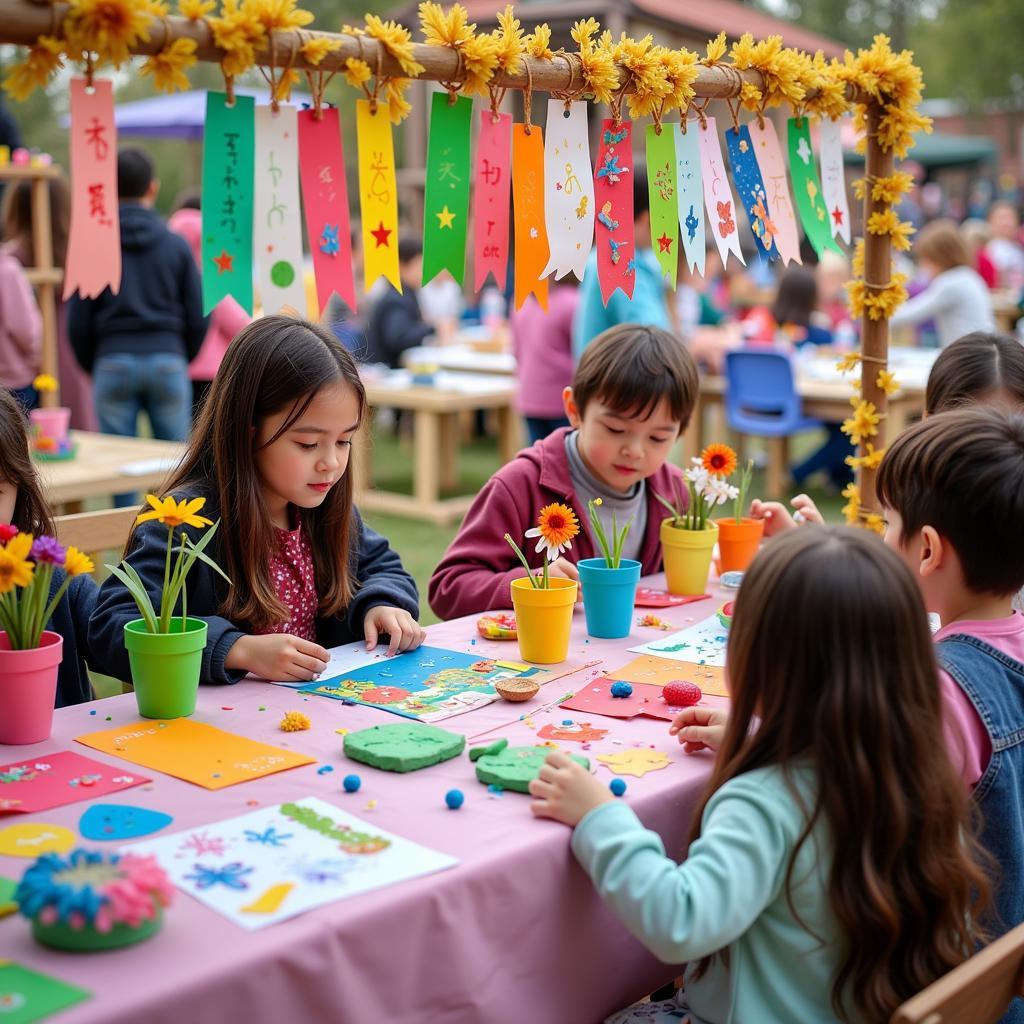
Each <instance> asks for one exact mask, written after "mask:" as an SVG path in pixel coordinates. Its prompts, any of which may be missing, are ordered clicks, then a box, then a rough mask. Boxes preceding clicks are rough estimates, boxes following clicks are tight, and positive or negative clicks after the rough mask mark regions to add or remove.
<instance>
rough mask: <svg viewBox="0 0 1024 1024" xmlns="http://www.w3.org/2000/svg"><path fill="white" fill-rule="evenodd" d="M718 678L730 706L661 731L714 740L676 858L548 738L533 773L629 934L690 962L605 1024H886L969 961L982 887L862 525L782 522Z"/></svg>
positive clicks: (946, 767) (892, 565)
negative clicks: (725, 677) (679, 1023)
mask: <svg viewBox="0 0 1024 1024" xmlns="http://www.w3.org/2000/svg"><path fill="white" fill-rule="evenodd" d="M728 673H729V687H730V691H731V693H732V698H733V703H732V710H731V713H730V714H728V715H727V714H726V713H725V712H722V711H718V710H711V709H709V708H706V707H700V706H697V707H694V708H689V709H687V710H686V711H684V712H683V713H681V714H680V715H679V716H678V717H677V718H676V719H675V721H674V722H673V723H672V726H671V729H670V730H669V731H670V733H672V734H673V735H676V736H677V737H678V739H679V741H680V742H681V743H682V744H683V747H684V750H686V751H687V752H690V753H693V752H696V751H699V750H702V749H705V748H708V749H711V750H715V751H717V759H716V761H715V768H714V772H713V774H712V779H711V782H710V784H709V787H708V790H707V793H706V794H705V796H704V798H703V800H702V802H701V805H700V807H699V809H698V811H697V814H696V817H695V821H694V825H693V829H692V833H691V845H690V848H689V851H688V853H687V854H686V858H685V859H684V860H683V862H682V863H681V864H678V863H676V861H675V860H674V859H673V858H670V857H668V856H666V853H665V849H664V847H663V845H662V841H661V839H660V838H659V836H658V835H657V834H655V833H653V832H650V831H648V830H647V829H645V828H644V827H643V825H642V824H641V823H640V821H639V819H638V818H637V816H636V815H635V814H634V813H633V811H632V810H631V809H630V807H629V806H628V805H627V804H625V803H624V802H622V801H620V800H616V799H615V798H614V797H612V795H611V794H610V792H609V791H608V788H607V786H606V785H605V784H604V782H602V781H600V780H598V779H596V778H594V777H593V776H591V775H590V774H588V773H587V772H586V771H585V770H584V769H583V768H581V767H580V766H579V765H577V764H576V762H574V761H571V760H570V759H569V758H568V757H566V756H565V755H564V754H562V753H561V752H555V753H552V754H551V755H550V756H549V758H548V760H547V764H546V765H545V766H544V768H543V769H542V770H541V773H540V776H539V778H538V779H537V780H535V781H534V783H533V784H532V785H531V790H530V791H531V793H532V794H533V796H534V797H535V801H534V803H533V811H534V813H535V814H537V815H540V816H543V817H550V818H555V819H557V820H559V821H562V822H564V823H565V824H567V825H570V826H573V827H574V828H575V831H574V833H573V837H572V849H573V852H574V853H575V855H576V858H577V860H578V861H579V862H580V864H581V865H582V866H583V869H584V870H585V871H586V872H587V873H588V874H589V875H590V877H591V879H592V880H593V882H594V885H595V886H596V887H597V889H598V892H600V894H601V896H602V898H603V899H604V900H605V901H606V902H607V903H608V904H609V905H610V906H611V907H612V909H613V910H614V911H615V912H616V913H617V914H618V915H619V917H620V918H621V919H622V921H623V923H624V924H625V925H626V927H627V928H628V929H629V930H630V931H631V932H632V933H633V934H634V935H635V936H636V937H637V938H639V939H640V940H641V941H642V942H643V943H644V944H645V945H646V946H647V947H648V948H649V949H650V950H651V951H652V952H653V953H654V954H655V955H656V956H657V957H658V958H659V959H661V960H663V961H664V962H665V963H667V964H672V965H681V964H685V965H686V968H685V986H684V988H683V989H682V990H681V991H680V992H679V993H678V994H677V996H676V998H675V999H673V1000H671V1001H670V1002H669V1003H666V1004H664V1005H660V1006H652V1005H651V1004H644V1006H643V1009H642V1010H640V1008H639V1007H638V1008H635V1009H631V1010H627V1011H624V1012H623V1013H621V1014H617V1015H615V1016H614V1017H613V1018H610V1020H612V1021H614V1022H615V1024H620V1022H625V1021H629V1020H637V1021H639V1020H644V1021H647V1022H650V1021H654V1020H671V1019H682V1018H685V1017H686V1016H687V1015H688V1016H689V1020H690V1021H691V1022H692V1024H725V1022H736V1024H747V1022H754V1024H790V1022H793V1021H800V1022H801V1024H815V1022H824V1021H836V1020H839V1021H856V1022H867V1021H880V1020H888V1019H889V1017H890V1015H891V1014H892V1012H893V1011H894V1010H895V1008H896V1007H897V1006H898V1005H899V1004H900V1003H901V1002H902V1001H903V1000H905V999H906V998H908V997H909V996H911V995H913V994H914V993H916V992H918V991H920V990H921V989H922V988H924V987H925V986H926V985H928V984H929V983H930V982H932V981H934V980H935V979H936V978H938V977H939V976H940V975H942V974H944V973H945V972H946V971H948V970H950V969H951V968H952V967H954V966H955V965H956V964H957V963H959V962H960V961H961V960H963V959H965V958H966V957H967V956H968V955H970V953H971V952H972V951H973V949H974V946H975V943H976V941H977V939H978V937H979V931H978V929H976V928H975V924H974V922H975V920H976V919H977V917H978V915H979V913H980V911H981V910H982V909H983V904H984V902H985V900H987V898H988V884H987V882H986V878H985V874H984V872H983V871H982V868H981V866H980V864H979V859H980V858H981V857H982V856H983V855H982V854H981V853H980V852H979V848H978V846H977V844H976V842H975V840H974V838H973V836H972V834H971V830H970V825H969V815H968V812H967V798H966V793H965V791H964V787H963V784H962V783H961V781H960V779H959V778H958V776H957V774H956V773H955V771H954V769H953V767H952V765H951V764H950V761H949V758H948V754H947V749H946V744H945V743H944V742H943V731H942V703H941V698H940V693H939V683H938V672H937V669H936V663H935V654H934V650H933V647H932V643H931V637H930V633H929V630H928V622H927V618H926V616H925V612H924V608H923V606H922V604H921V600H920V597H919V595H918V592H917V588H916V585H915V583H914V580H913V578H912V576H911V574H910V573H909V572H908V571H907V570H906V568H905V567H904V566H903V564H902V563H901V562H900V560H899V558H898V557H897V556H896V555H895V554H894V553H893V552H891V551H889V550H887V549H886V548H885V547H884V546H883V545H882V544H881V543H880V541H879V540H878V538H877V537H874V536H872V535H870V534H867V533H865V532H863V531H858V530H851V529H846V528H827V527H826V528H822V529H819V530H793V531H790V532H789V533H788V534H786V535H785V536H782V537H780V538H779V539H777V540H775V541H773V542H772V544H770V545H769V546H768V547H766V548H765V550H764V551H763V552H762V553H761V554H760V555H758V557H757V559H756V560H755V562H754V563H753V565H752V566H751V568H750V570H749V571H748V573H747V577H746V579H745V580H744V583H743V588H742V590H741V591H740V594H739V597H738V600H737V603H736V610H735V615H734V619H733V625H732V629H731V631H730V636H729V649H728ZM638 994H639V993H638ZM609 1009H611V1007H610V1008H609ZM658 1013H660V1014H661V1016H655V1014H658Z"/></svg>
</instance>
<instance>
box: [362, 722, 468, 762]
mask: <svg viewBox="0 0 1024 1024" xmlns="http://www.w3.org/2000/svg"><path fill="white" fill-rule="evenodd" d="M465 745H466V737H465V736H460V735H459V734H458V733H454V732H449V731H448V730H447V729H439V728H438V727H437V726H436V725H427V724H426V723H425V722H409V723H408V724H407V725H374V726H371V727H370V728H369V729H360V730H359V731H358V732H350V733H349V734H348V735H347V736H346V737H345V754H346V756H347V757H350V758H352V760H353V761H359V762H361V763H362V764H368V765H370V766H371V767H372V768H381V769H383V770H384V771H386V772H414V771H416V770H417V769H419V768H427V767H429V766H430V765H432V764H440V763H441V762H442V761H447V760H449V759H450V758H453V757H458V756H459V754H461V753H462V750H463V748H464V747H465Z"/></svg>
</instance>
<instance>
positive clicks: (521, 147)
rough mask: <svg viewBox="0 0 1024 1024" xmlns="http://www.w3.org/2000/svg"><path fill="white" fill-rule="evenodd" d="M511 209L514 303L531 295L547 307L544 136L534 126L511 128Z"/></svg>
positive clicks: (519, 302)
mask: <svg viewBox="0 0 1024 1024" xmlns="http://www.w3.org/2000/svg"><path fill="white" fill-rule="evenodd" d="M512 206H513V214H514V216H515V228H516V252H515V264H516V265H515V285H516V287H515V292H516V295H515V300H516V309H521V308H522V305H523V303H524V302H525V301H526V297H527V295H529V294H530V293H531V292H533V294H534V295H536V296H537V301H538V302H539V303H540V305H541V308H542V309H544V310H546V309H547V308H548V280H547V278H546V277H541V273H542V272H543V270H544V267H545V266H546V265H547V262H548V255H549V250H548V233H547V228H546V227H545V226H544V135H543V133H542V132H541V130H540V129H539V128H538V127H537V126H536V125H532V126H531V127H530V131H529V133H527V131H526V125H523V124H517V125H515V126H514V127H513V129H512Z"/></svg>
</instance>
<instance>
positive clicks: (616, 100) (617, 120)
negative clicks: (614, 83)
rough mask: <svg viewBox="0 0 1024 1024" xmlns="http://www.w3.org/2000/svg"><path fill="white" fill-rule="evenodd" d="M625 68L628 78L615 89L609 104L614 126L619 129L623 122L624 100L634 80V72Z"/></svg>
mask: <svg viewBox="0 0 1024 1024" xmlns="http://www.w3.org/2000/svg"><path fill="white" fill-rule="evenodd" d="M625 70H626V80H625V81H624V82H623V83H622V85H620V86H619V87H618V89H616V90H615V93H614V94H613V96H612V99H611V103H609V104H608V105H609V106H610V107H611V111H612V127H613V128H615V129H616V130H618V127H619V125H620V124H622V101H623V100H624V99H625V98H626V90H627V89H628V88H629V86H630V83H631V82H632V81H633V72H632V71H630V70H629V69H628V68H627V69H625Z"/></svg>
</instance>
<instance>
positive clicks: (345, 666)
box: [252, 640, 387, 689]
mask: <svg viewBox="0 0 1024 1024" xmlns="http://www.w3.org/2000/svg"><path fill="white" fill-rule="evenodd" d="M386 652H387V646H386V645H381V644H378V645H377V646H376V647H375V648H374V649H373V650H372V651H368V650H367V649H366V643H365V642H364V641H362V640H357V641H356V642H355V643H353V644H345V645H344V646H342V647H332V648H330V650H328V652H327V653H328V654H329V655H330V660H329V661H328V662H327V668H325V669H324V670H323V672H321V673H320V677H319V678H321V679H331V678H332V677H334V676H340V675H344V674H345V673H346V672H351V671H353V670H354V669H357V668H365V667H366V666H367V665H372V664H373V662H375V661H378V660H379V659H380V658H381V657H382V656H383V655H384V654H385V653H386ZM252 678H256V677H255V676H253V677H252ZM271 682H273V683H274V685H275V686H289V687H291V688H292V689H298V688H299V687H300V686H306V685H308V683H309V680H308V679H307V680H303V681H301V682H295V680H294V679H292V680H289V681H287V682H283V681H280V680H277V679H274V680H271Z"/></svg>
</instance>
